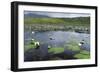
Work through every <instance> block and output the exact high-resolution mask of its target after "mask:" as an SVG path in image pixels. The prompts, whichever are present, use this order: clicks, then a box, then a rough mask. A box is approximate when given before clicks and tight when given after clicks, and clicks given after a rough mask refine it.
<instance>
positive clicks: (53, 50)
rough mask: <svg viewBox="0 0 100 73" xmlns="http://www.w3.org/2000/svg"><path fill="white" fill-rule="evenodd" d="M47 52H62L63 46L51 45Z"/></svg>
mask: <svg viewBox="0 0 100 73" xmlns="http://www.w3.org/2000/svg"><path fill="white" fill-rule="evenodd" d="M48 52H49V53H54V54H57V53H62V52H64V48H62V47H53V48H50V49H49V50H48Z"/></svg>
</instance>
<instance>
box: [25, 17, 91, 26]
mask: <svg viewBox="0 0 100 73" xmlns="http://www.w3.org/2000/svg"><path fill="white" fill-rule="evenodd" d="M24 23H25V24H51V25H54V24H57V25H58V24H65V25H73V26H76V25H77V26H89V25H90V17H77V18H32V17H25V18H24Z"/></svg>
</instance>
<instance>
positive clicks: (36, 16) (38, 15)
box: [24, 13, 49, 18]
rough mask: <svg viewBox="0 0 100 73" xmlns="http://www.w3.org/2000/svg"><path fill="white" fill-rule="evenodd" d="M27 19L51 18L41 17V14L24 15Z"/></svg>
mask: <svg viewBox="0 0 100 73" xmlns="http://www.w3.org/2000/svg"><path fill="white" fill-rule="evenodd" d="M24 16H25V18H27V17H28V18H30V17H33V18H42V17H47V18H49V16H47V15H41V14H34V13H28V14H24Z"/></svg>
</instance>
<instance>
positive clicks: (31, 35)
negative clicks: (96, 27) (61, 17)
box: [24, 31, 90, 62]
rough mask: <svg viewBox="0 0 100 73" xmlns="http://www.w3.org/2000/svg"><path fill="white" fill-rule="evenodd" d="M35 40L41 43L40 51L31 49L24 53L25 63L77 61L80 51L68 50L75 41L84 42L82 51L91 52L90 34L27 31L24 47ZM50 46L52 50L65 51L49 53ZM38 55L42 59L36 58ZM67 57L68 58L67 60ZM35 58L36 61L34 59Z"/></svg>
mask: <svg viewBox="0 0 100 73" xmlns="http://www.w3.org/2000/svg"><path fill="white" fill-rule="evenodd" d="M31 39H34V40H36V41H38V42H39V43H40V47H39V48H40V49H38V51H37V52H36V51H34V49H29V50H27V51H26V52H25V53H24V61H26V62H27V61H41V60H43V61H44V60H56V59H57V60H58V59H60V60H61V59H77V58H75V57H74V55H75V54H79V51H73V50H70V49H66V45H67V44H68V43H69V42H70V41H74V42H75V43H77V44H79V43H80V42H81V41H84V44H83V45H81V46H80V48H81V49H82V51H86V52H87V51H88V52H90V34H87V33H77V32H74V31H25V32H24V45H27V44H29V42H30V40H31ZM48 46H50V47H52V48H58V50H59V49H61V48H62V49H64V50H63V51H62V52H57V53H52V52H49V51H48ZM73 47H74V46H73ZM34 53H37V55H40V56H41V57H39V59H37V58H38V56H37V55H35V56H36V58H35V56H34V55H33V54H34ZM66 56H67V58H66ZM34 58H35V59H34Z"/></svg>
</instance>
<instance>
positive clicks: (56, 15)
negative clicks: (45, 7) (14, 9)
mask: <svg viewBox="0 0 100 73" xmlns="http://www.w3.org/2000/svg"><path fill="white" fill-rule="evenodd" d="M29 13H33V14H36V15H46V16H49V17H54V18H74V17H89V16H90V14H88V13H67V12H66V13H64V12H43V11H24V14H29Z"/></svg>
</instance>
